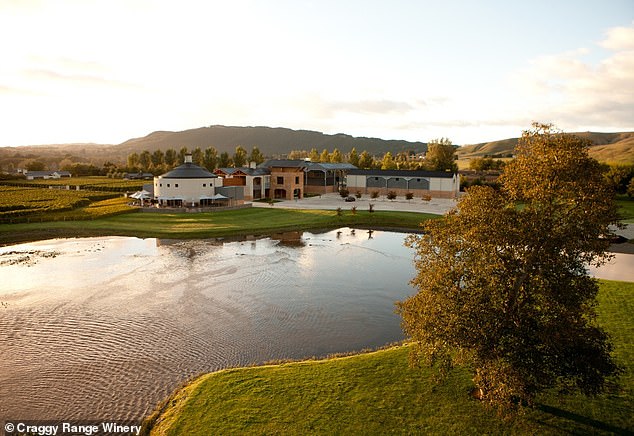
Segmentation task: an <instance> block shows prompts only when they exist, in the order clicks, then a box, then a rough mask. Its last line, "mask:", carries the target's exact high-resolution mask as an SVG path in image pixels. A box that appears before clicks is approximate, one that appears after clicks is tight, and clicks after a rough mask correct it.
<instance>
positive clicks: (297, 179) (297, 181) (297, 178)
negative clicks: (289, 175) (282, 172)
mask: <svg viewBox="0 0 634 436" xmlns="http://www.w3.org/2000/svg"><path fill="white" fill-rule="evenodd" d="M295 184H297V185H299V177H295Z"/></svg>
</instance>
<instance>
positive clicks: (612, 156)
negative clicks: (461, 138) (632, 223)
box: [456, 132, 634, 164]
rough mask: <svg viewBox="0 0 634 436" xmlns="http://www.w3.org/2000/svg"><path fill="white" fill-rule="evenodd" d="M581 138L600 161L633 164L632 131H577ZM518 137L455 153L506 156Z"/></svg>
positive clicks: (462, 148) (461, 156) (475, 155)
mask: <svg viewBox="0 0 634 436" xmlns="http://www.w3.org/2000/svg"><path fill="white" fill-rule="evenodd" d="M574 135H577V136H579V137H581V138H585V139H588V140H590V141H591V142H592V144H593V145H592V146H591V147H590V155H591V156H592V157H594V158H595V159H597V160H598V161H601V162H607V163H621V164H634V132H621V133H598V132H577V133H574ZM517 141H518V138H510V139H503V140H501V141H492V142H483V143H481V144H474V145H465V146H462V147H459V148H458V150H457V152H456V154H457V155H458V157H459V158H460V159H471V158H474V157H483V156H500V157H502V156H507V155H512V154H513V153H514V152H515V146H516V145H517Z"/></svg>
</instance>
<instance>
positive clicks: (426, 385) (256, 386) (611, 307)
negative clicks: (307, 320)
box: [146, 282, 634, 435]
mask: <svg viewBox="0 0 634 436" xmlns="http://www.w3.org/2000/svg"><path fill="white" fill-rule="evenodd" d="M598 312H599V322H600V323H601V324H602V325H603V326H604V327H605V329H606V330H607V331H608V332H609V333H610V334H611V336H612V338H613V341H614V343H615V353H616V356H617V358H618V361H619V362H620V364H622V365H623V366H624V367H625V370H626V372H625V374H624V376H623V377H622V379H621V388H620V389H619V390H616V391H614V392H611V393H606V394H603V395H600V396H598V397H595V398H586V397H584V396H581V395H560V394H558V393H556V392H549V393H546V394H544V395H541V396H539V397H538V399H537V406H536V407H535V408H533V409H525V410H524V411H523V413H522V414H519V415H516V416H509V417H505V418H501V417H500V416H498V415H497V414H496V413H495V412H494V411H492V410H489V409H487V408H485V407H483V406H482V405H481V404H480V403H479V402H478V401H477V400H475V399H472V398H471V397H470V396H469V395H468V393H469V391H470V390H471V388H472V383H471V381H470V377H469V374H468V373H467V372H466V371H464V370H457V371H454V372H453V373H452V374H451V375H450V377H449V379H448V380H447V381H446V382H444V383H442V384H440V385H436V384H435V383H434V382H433V381H432V375H431V373H430V372H429V371H428V370H426V369H422V370H421V369H412V368H409V367H408V365H407V353H408V346H407V345H405V346H397V347H392V348H389V349H387V350H381V351H377V352H372V353H368V354H360V355H356V356H351V357H344V358H333V359H327V360H323V361H305V362H298V363H287V364H281V365H269V366H262V367H252V368H242V369H229V370H224V371H220V372H216V373H211V374H207V375H203V376H202V377H200V378H198V379H196V380H195V381H194V382H193V383H191V384H189V385H188V386H186V387H185V388H184V389H182V390H181V391H179V392H177V393H176V394H175V395H174V396H173V397H171V398H170V399H169V401H167V402H166V403H165V409H164V411H163V413H162V414H161V415H160V416H158V421H156V426H155V428H154V429H153V431H152V433H151V434H155V435H178V434H187V435H198V434H200V435H207V434H386V433H397V434H478V435H479V434H540V435H541V434H615V433H616V434H632V432H634V420H632V416H634V346H633V343H634V342H633V341H634V318H632V313H634V283H623V282H602V283H601V292H600V294H599V307H598ZM156 418H157V415H154V416H153V417H152V418H151V419H150V420H148V421H147V422H146V426H147V425H149V424H150V423H151V422H152V420H154V419H156Z"/></svg>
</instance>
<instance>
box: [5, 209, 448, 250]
mask: <svg viewBox="0 0 634 436" xmlns="http://www.w3.org/2000/svg"><path fill="white" fill-rule="evenodd" d="M123 200H126V199H123ZM94 206H96V205H94ZM123 206H125V205H122V207H123ZM438 217H439V215H432V214H424V213H415V212H388V211H378V212H373V213H369V212H368V211H357V212H356V214H352V213H351V212H350V211H346V212H344V213H343V214H342V215H341V216H338V215H337V212H336V211H333V210H302V209H275V208H274V207H271V208H255V207H254V208H246V209H238V210H230V211H222V212H206V213H191V214H190V213H186V214H163V213H131V214H129V213H127V214H120V215H117V216H110V217H105V218H102V219H94V220H90V221H78V222H69V221H64V220H61V219H60V220H57V221H45V222H41V223H40V222H37V223H33V222H31V223H20V224H0V244H9V243H17V242H23V241H33V240H39V239H50V238H63V237H75V236H100V235H120V236H136V237H140V238H152V237H154V238H173V239H179V238H180V239H185V238H213V237H224V236H235V235H258V234H259V235H262V234H270V233H275V232H282V231H291V230H315V229H333V228H337V227H345V226H361V227H373V228H390V229H406V230H415V229H417V228H418V226H419V223H420V222H421V221H424V220H426V219H430V218H438Z"/></svg>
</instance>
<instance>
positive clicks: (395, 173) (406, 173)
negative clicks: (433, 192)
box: [348, 170, 455, 179]
mask: <svg viewBox="0 0 634 436" xmlns="http://www.w3.org/2000/svg"><path fill="white" fill-rule="evenodd" d="M348 175H349V176H373V177H436V178H443V179H451V178H453V177H454V175H455V173H452V172H445V171H420V170H350V171H348Z"/></svg>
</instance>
